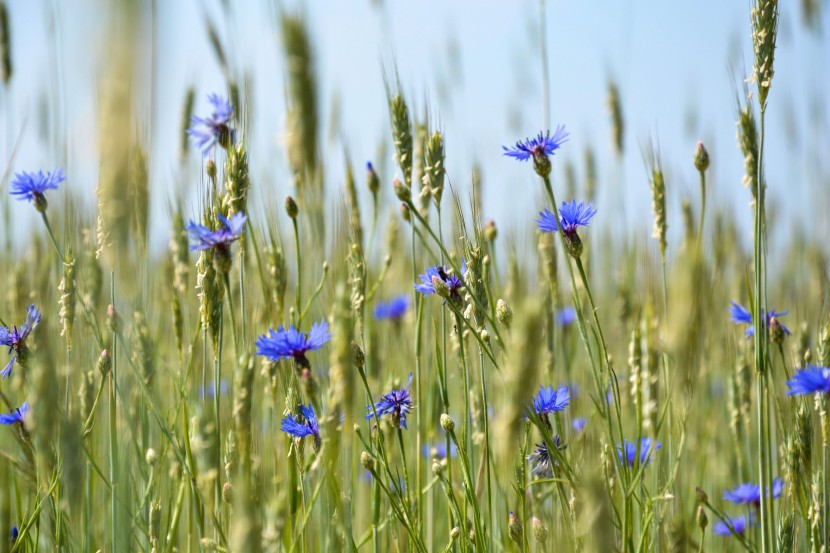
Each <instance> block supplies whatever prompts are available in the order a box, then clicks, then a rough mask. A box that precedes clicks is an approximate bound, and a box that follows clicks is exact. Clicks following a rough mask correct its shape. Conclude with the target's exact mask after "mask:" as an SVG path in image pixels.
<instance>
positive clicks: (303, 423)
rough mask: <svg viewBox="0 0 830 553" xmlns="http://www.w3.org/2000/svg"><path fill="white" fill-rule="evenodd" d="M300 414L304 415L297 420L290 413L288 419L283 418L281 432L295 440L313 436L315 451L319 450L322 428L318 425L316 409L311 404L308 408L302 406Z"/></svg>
mask: <svg viewBox="0 0 830 553" xmlns="http://www.w3.org/2000/svg"><path fill="white" fill-rule="evenodd" d="M300 413H302V416H301V417H297V418H295V417H294V415H292V414H290V413H289V415H288V416H287V417H283V419H282V422H281V424H280V430H282V431H283V432H285V433H286V434H289V435H291V436H294V437H295V438H305V437H306V436H312V437H313V438H314V449H315V450H319V449H320V427H319V426H318V425H317V416H316V415H315V414H314V409H312V408H311V404H309V405H308V407H306V406H305V405H300Z"/></svg>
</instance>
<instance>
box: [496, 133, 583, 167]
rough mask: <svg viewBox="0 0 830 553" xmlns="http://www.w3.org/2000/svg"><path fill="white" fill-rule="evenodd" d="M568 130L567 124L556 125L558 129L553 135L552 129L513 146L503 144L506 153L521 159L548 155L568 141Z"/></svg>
mask: <svg viewBox="0 0 830 553" xmlns="http://www.w3.org/2000/svg"><path fill="white" fill-rule="evenodd" d="M568 136H569V135H568V132H567V131H566V130H565V125H559V126H558V127H556V131H555V132H554V133H553V136H551V134H550V131H547V132H545V133H542V132H539V134H538V135H537V136H536V138H528V139H526V140H524V141H522V140H519V141H518V142H516V145H515V146H513V147H512V148H508V147H507V146H502V150H504V155H506V156H509V157H512V158H516V159H518V160H520V161H527V160H528V159H530V158H531V157H532V158H534V159H536V158H537V157H547V156H550V155H553V153H554V152H555V151H556V150H558V149H559V148H561V147H562V144H564V143H565V142H567V141H568Z"/></svg>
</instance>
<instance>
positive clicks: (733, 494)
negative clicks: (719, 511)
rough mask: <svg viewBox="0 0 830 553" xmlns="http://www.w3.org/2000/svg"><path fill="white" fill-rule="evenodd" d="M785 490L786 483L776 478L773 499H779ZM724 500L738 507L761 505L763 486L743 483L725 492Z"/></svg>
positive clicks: (773, 486)
mask: <svg viewBox="0 0 830 553" xmlns="http://www.w3.org/2000/svg"><path fill="white" fill-rule="evenodd" d="M783 490H784V481H783V480H781V479H780V478H776V479H775V480H773V482H772V497H773V499H777V498H778V497H779V496H780V495H781V492H782V491H783ZM723 498H724V499H725V500H727V501H731V502H732V503H737V504H738V505H760V504H761V486H759V485H758V484H752V483H746V482H745V483H743V484H739V485H737V486H735V488H734V489H732V490H726V491H724V492H723Z"/></svg>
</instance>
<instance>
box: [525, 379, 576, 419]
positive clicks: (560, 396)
mask: <svg viewBox="0 0 830 553" xmlns="http://www.w3.org/2000/svg"><path fill="white" fill-rule="evenodd" d="M570 401H571V394H570V393H569V392H568V387H567V386H559V388H558V389H556V390H555V391H554V389H553V387H552V386H548V387H547V388H545V387H544V386H539V393H538V394H536V397H534V398H533V409H534V410H535V411H536V414H538V415H539V416H540V417H546V416H547V415H548V414H549V413H553V412H555V411H562V410H564V409H565V407H567V406H568V403H570Z"/></svg>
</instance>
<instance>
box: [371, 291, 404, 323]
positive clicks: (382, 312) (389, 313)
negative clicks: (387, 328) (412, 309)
mask: <svg viewBox="0 0 830 553" xmlns="http://www.w3.org/2000/svg"><path fill="white" fill-rule="evenodd" d="M408 310H409V296H407V295H405V294H401V295H400V296H398V297H396V298H394V299H392V300H389V301H388V302H381V303H378V304H376V305H375V312H374V314H375V319H378V320H384V319H391V320H394V321H397V320H399V319H400V318H401V317H403V316H404V314H405V313H406V312H407V311H408Z"/></svg>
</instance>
